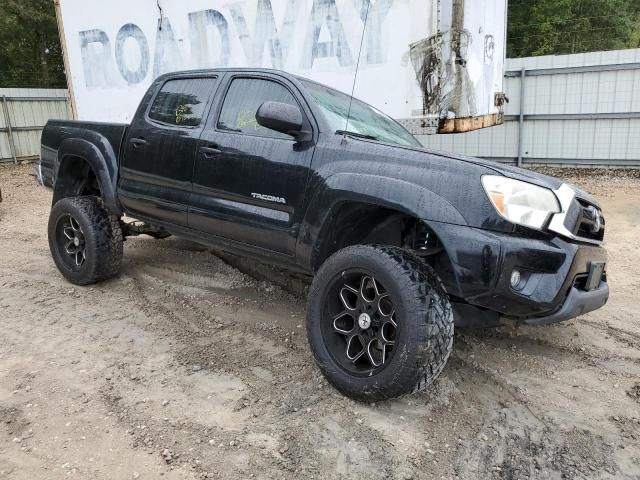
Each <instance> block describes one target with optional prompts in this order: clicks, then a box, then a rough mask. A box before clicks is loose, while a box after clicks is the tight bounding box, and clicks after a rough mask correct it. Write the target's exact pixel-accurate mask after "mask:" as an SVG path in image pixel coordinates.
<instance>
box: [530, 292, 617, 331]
mask: <svg viewBox="0 0 640 480" xmlns="http://www.w3.org/2000/svg"><path fill="white" fill-rule="evenodd" d="M608 299H609V285H608V284H607V282H600V286H599V287H598V288H597V289H595V290H591V291H585V290H580V289H579V288H576V287H572V288H571V290H570V291H569V295H567V298H566V299H565V301H564V303H563V304H562V307H560V310H558V311H557V312H556V313H553V314H551V315H547V316H546V317H535V318H529V319H527V320H525V322H526V323H528V324H529V325H549V324H551V323H558V322H563V321H565V320H570V319H572V318H575V317H579V316H580V315H584V314H585V313H589V312H592V311H594V310H597V309H599V308H600V307H602V306H604V304H605V303H607V300H608Z"/></svg>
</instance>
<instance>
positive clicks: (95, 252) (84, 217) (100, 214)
mask: <svg viewBox="0 0 640 480" xmlns="http://www.w3.org/2000/svg"><path fill="white" fill-rule="evenodd" d="M68 215H71V216H72V217H73V218H74V219H75V220H77V222H78V223H79V225H80V227H81V229H82V232H83V235H84V239H85V251H86V260H85V261H84V263H83V265H82V266H81V267H78V268H70V267H69V265H68V264H67V263H65V261H64V258H63V255H65V252H64V251H62V250H63V249H64V247H63V246H61V245H60V244H59V242H58V241H57V240H56V228H57V225H58V222H59V221H60V219H61V218H62V217H64V216H68ZM48 236H49V249H50V250H51V255H52V256H53V261H54V262H55V264H56V266H57V267H58V270H60V273H62V275H63V276H64V277H65V278H66V279H67V280H69V281H70V282H71V283H73V284H76V285H89V284H92V283H96V282H100V281H103V280H107V279H109V278H111V277H114V276H116V275H117V274H118V272H119V271H120V267H121V265H122V242H123V237H122V230H121V228H120V222H119V219H118V218H117V217H116V216H114V215H110V214H109V212H108V211H107V210H106V208H105V207H104V205H103V203H102V201H101V199H99V198H98V197H94V196H84V197H68V198H63V199H61V200H59V201H58V202H56V204H55V205H54V206H53V208H52V209H51V214H50V216H49V225H48Z"/></svg>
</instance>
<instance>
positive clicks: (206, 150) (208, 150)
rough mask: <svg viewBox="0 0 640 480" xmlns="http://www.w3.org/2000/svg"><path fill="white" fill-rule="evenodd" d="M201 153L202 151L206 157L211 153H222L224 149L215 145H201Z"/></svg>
mask: <svg viewBox="0 0 640 480" xmlns="http://www.w3.org/2000/svg"><path fill="white" fill-rule="evenodd" d="M200 153H202V154H203V155H204V156H205V157H209V156H211V155H216V154H218V153H222V150H219V149H217V148H215V147H200Z"/></svg>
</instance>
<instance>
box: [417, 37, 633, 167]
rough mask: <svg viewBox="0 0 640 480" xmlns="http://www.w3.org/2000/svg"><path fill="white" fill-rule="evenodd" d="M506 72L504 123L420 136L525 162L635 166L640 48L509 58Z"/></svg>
mask: <svg viewBox="0 0 640 480" xmlns="http://www.w3.org/2000/svg"><path fill="white" fill-rule="evenodd" d="M506 69H507V71H506V78H505V91H506V94H507V97H508V98H509V104H508V105H507V108H506V110H505V123H504V125H501V126H498V127H493V128H488V129H485V130H479V131H476V132H469V133H463V134H457V135H433V136H428V137H426V136H423V137H420V140H421V141H422V142H423V143H424V144H425V145H426V146H428V147H429V148H434V149H437V150H443V151H449V152H455V153H460V154H465V155H472V156H476V157H483V158H487V159H491V160H496V161H500V162H505V163H512V164H518V165H523V166H525V167H526V166H534V165H562V166H609V167H630V166H634V167H640V49H632V50H618V51H610V52H594V53H587V54H579V55H562V56H545V57H531V58H522V59H509V60H507V64H506Z"/></svg>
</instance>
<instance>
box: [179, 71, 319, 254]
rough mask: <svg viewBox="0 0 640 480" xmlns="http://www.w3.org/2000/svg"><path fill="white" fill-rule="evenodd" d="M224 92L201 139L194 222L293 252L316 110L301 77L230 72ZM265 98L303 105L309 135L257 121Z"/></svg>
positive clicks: (197, 226) (258, 244) (191, 219)
mask: <svg viewBox="0 0 640 480" xmlns="http://www.w3.org/2000/svg"><path fill="white" fill-rule="evenodd" d="M221 89H222V86H221ZM221 96H222V97H223V100H222V101H221V102H217V103H218V104H220V103H221V106H218V107H217V109H216V111H213V110H212V114H211V118H210V120H209V121H208V122H207V127H206V128H205V130H204V132H203V133H202V137H201V139H200V146H199V150H198V154H197V156H196V163H195V166H194V175H193V182H194V184H193V196H192V201H191V202H192V208H191V210H190V212H189V226H190V227H191V228H194V229H197V230H200V231H203V232H207V233H210V234H214V235H217V236H220V237H225V238H228V239H231V240H235V241H238V242H242V243H244V244H249V245H252V246H256V247H260V248H263V249H268V250H271V251H274V252H278V253H282V254H286V255H293V253H294V251H295V243H296V238H297V234H298V229H299V226H300V223H301V220H302V214H303V203H304V199H305V190H306V185H307V179H308V178H309V171H310V166H311V160H312V157H313V151H314V141H313V138H314V135H313V132H314V131H316V132H317V128H316V126H315V123H314V122H313V117H312V115H311V113H310V111H309V109H308V106H307V105H306V103H305V101H304V99H303V98H302V96H301V95H300V92H299V91H298V90H297V88H296V87H295V85H293V84H292V83H291V82H289V81H288V80H287V79H286V78H283V77H280V76H278V75H271V74H267V73H264V74H251V75H248V74H239V73H238V74H234V75H229V76H228V77H227V80H226V82H225V86H224V91H223V95H221ZM267 101H275V102H282V103H288V104H291V105H295V106H296V107H299V108H300V110H301V112H302V116H303V130H305V131H308V132H311V135H309V137H308V139H306V140H304V141H297V140H295V139H294V138H293V137H291V136H289V135H286V134H283V133H279V132H276V131H273V130H270V129H267V128H264V127H262V126H260V125H258V123H257V121H256V112H257V110H258V108H259V107H260V106H261V105H262V104H263V103H264V102H267Z"/></svg>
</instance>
